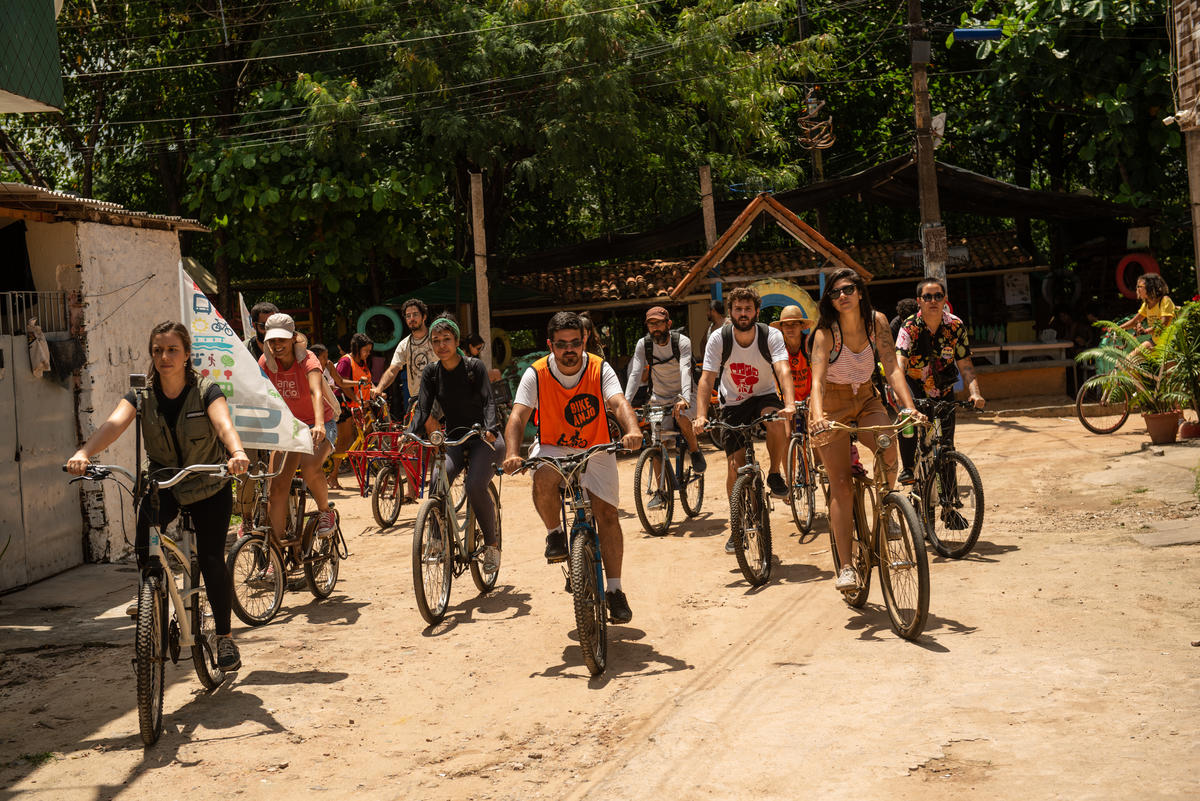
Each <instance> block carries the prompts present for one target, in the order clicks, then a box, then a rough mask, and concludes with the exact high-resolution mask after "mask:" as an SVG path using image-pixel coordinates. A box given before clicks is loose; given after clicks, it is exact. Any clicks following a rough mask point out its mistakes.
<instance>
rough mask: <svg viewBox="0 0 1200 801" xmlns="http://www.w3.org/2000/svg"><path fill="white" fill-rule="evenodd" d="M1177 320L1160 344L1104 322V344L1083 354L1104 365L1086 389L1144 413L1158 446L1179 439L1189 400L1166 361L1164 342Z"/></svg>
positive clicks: (1085, 358)
mask: <svg viewBox="0 0 1200 801" xmlns="http://www.w3.org/2000/svg"><path fill="white" fill-rule="evenodd" d="M1177 323H1178V318H1177V319H1176V320H1175V321H1172V323H1171V325H1170V326H1168V327H1167V329H1165V330H1164V337H1162V338H1160V340H1159V342H1160V344H1159V345H1155V346H1152V345H1151V344H1150V343H1143V342H1141V341H1140V340H1139V339H1138V338H1137V337H1136V336H1134V335H1133V334H1131V333H1129V332H1128V331H1126V330H1125V329H1123V328H1121V326H1120V325H1118V324H1117V323H1114V322H1111V321H1109V320H1103V321H1101V322H1099V323H1097V326H1098V327H1099V328H1100V329H1101V330H1103V332H1104V334H1105V336H1104V343H1105V344H1102V345H1100V346H1099V347H1096V348H1090V349H1089V350H1086V351H1084V352H1083V353H1080V354H1079V355H1078V356H1077V357H1076V358H1077V359H1078V360H1079V361H1081V362H1095V363H1096V364H1097V365H1102V366H1103V369H1104V372H1101V373H1099V374H1097V375H1095V376H1093V377H1091V378H1089V379H1088V380H1087V381H1086V382H1084V384H1083V386H1085V387H1098V388H1099V389H1100V391H1101V393H1102V394H1103V397H1104V398H1105V399H1106V400H1108V401H1109V402H1112V403H1122V402H1124V403H1127V404H1128V405H1129V407H1130V408H1131V409H1137V410H1138V411H1140V412H1141V413H1142V419H1143V420H1145V422H1146V431H1147V433H1149V434H1150V441H1151V442H1153V443H1154V444H1156V445H1162V444H1164V443H1167V442H1174V441H1175V439H1176V437H1177V436H1178V430H1179V420H1180V418H1181V417H1182V412H1181V411H1180V408H1181V405H1182V404H1184V403H1186V402H1187V401H1188V400H1189V398H1188V396H1187V394H1186V393H1185V392H1183V391H1182V390H1181V388H1180V386H1179V383H1180V382H1179V381H1177V380H1175V379H1174V378H1172V376H1171V370H1170V369H1169V368H1170V362H1164V361H1163V353H1164V349H1163V348H1162V347H1161V343H1162V341H1163V339H1164V338H1165V335H1166V333H1167V332H1168V331H1169V329H1170V328H1171V327H1173V326H1175V325H1177Z"/></svg>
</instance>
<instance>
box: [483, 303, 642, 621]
mask: <svg viewBox="0 0 1200 801" xmlns="http://www.w3.org/2000/svg"><path fill="white" fill-rule="evenodd" d="M547 335H548V339H547V344H548V345H549V347H550V351H551V352H550V354H549V355H547V356H544V357H542V358H541V359H538V360H537V361H536V362H534V363H533V364H532V365H531V366H530V367H529V368H528V369H527V370H526V371H525V373H524V375H522V376H521V383H520V384H519V385H518V387H517V395H516V397H515V398H514V399H513V408H512V412H511V413H510V414H509V416H508V425H507V427H506V429H505V432H504V438H505V459H504V470H505V472H507V473H510V474H511V473H514V472H516V471H517V470H518V469H520V467H521V461H522V460H521V457H520V456H519V455H518V453H519V448H520V445H521V440H522V439H523V438H524V434H525V423H526V422H527V421H528V420H529V417H530V415H531V414H532V413H533V411H534V409H537V410H538V434H537V438H536V439H535V440H534V443H533V446H532V447H531V448H530V451H529V455H530V456H531V457H533V456H539V455H540V456H550V457H561V456H570V455H572V454H574V453H578V452H579V451H582V450H586V449H587V448H590V447H591V446H593V445H598V444H600V443H604V442H609V441H610V440H609V434H608V418H607V416H606V415H605V413H604V409H605V407H607V408H609V409H612V410H613V412H614V413H615V414H616V415H617V420H618V421H619V422H620V424H621V427H622V428H623V429H625V435H624V437H623V438H622V441H623V443H624V445H625V447H626V448H628V449H630V450H632V449H634V448H637V447H640V446H641V443H642V435H641V432H640V431H639V430H638V424H637V417H635V416H634V414H633V409H632V408H631V407H630V406H629V402H628V401H626V400H625V396H624V395H623V394H621V382H620V380H619V379H618V378H617V374H616V373H615V372H614V371H613V369H612V367H611V366H610V365H609V364H608V362H606V361H604V360H603V359H601V358H600V357H598V356H596V355H594V354H590V353H588V352H587V350H586V347H587V339H586V336H585V334H584V329H583V321H582V320H580V319H579V315H578V314H575V313H574V312H559V313H558V314H556V315H554V316H553V317H552V318H550V324H549V325H548V326H547ZM582 483H583V487H584V489H585V490H586V491H587V493H588V495H589V496H590V498H591V504H592V515H593V517H594V518H595V520H596V530H597V532H598V533H599V535H600V550H601V552H602V555H603V560H604V572H605V574H606V575H607V577H608V581H607V586H606V587H605V591H606V592H605V596H606V599H607V601H608V612H609V615H610V616H611V617H612V619H613V622H615V623H628V622H629V621H630V620H631V619H632V618H633V612H631V611H630V610H629V602H628V600H627V599H626V598H625V592H624V591H623V590H622V588H621V562H622V558H623V556H624V539H623V536H622V533H621V519H620V517H619V516H618V514H617V506H618V501H619V499H620V495H619V487H618V483H617V457H616V454H613V453H598V454H596V455H595V456H593V457H591V459H589V460H588V463H587V467H586V468H585V472H584V474H583V481H582ZM559 484H560V478H559V476H558V474H557V473H555V472H554V470H553V469H551V468H549V467H546V466H543V467H541V468H540V469H538V470H537V472H535V473H534V474H533V505H534V507H535V508H536V509H537V512H538V515H539V516H540V517H541V518H542V522H543V523H544V524H545V525H546V560H547V561H549V562H562V561H565V560H566V558H567V534H566V532H565V531H563V529H562V523H561V520H562V501H561V499H560V498H559V494H558V487H559Z"/></svg>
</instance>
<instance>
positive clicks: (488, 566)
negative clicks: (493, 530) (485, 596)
mask: <svg viewBox="0 0 1200 801" xmlns="http://www.w3.org/2000/svg"><path fill="white" fill-rule="evenodd" d="M499 569H500V549H499V548H497V547H496V546H495V545H488V546H487V547H485V548H484V549H483V572H484V573H495V572H496V571H497V570H499Z"/></svg>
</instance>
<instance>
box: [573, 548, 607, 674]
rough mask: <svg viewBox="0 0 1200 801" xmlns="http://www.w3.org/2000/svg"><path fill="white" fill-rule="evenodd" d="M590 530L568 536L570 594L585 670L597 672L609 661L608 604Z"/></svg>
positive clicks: (597, 555) (602, 669)
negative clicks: (572, 597)
mask: <svg viewBox="0 0 1200 801" xmlns="http://www.w3.org/2000/svg"><path fill="white" fill-rule="evenodd" d="M595 542H596V536H595V534H593V533H592V532H591V531H586V532H580V533H578V534H574V535H573V536H572V537H571V566H570V570H571V594H572V595H573V596H574V600H575V631H576V633H577V634H578V635H579V647H580V649H582V651H583V663H584V664H585V665H587V669H588V672H589V673H591V674H592V675H593V676H599V675H600V674H601V673H603V672H604V668H605V666H606V665H607V664H608V605H607V603H606V600H605V598H604V582H603V578H602V571H601V569H600V566H599V556H600V554H599V553H597V551H596V545H595Z"/></svg>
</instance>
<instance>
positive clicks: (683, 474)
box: [633, 402, 704, 537]
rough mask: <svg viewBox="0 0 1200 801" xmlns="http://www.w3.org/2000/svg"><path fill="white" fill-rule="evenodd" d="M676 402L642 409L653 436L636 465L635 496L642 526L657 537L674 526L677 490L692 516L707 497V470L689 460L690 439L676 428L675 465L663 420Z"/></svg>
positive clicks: (640, 413) (685, 509) (652, 405)
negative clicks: (699, 471) (665, 467)
mask: <svg viewBox="0 0 1200 801" xmlns="http://www.w3.org/2000/svg"><path fill="white" fill-rule="evenodd" d="M674 405H675V404H674V402H668V403H647V404H646V405H645V406H643V407H642V408H641V409H640V410H639V416H640V417H642V418H644V419H645V420H647V421H648V422H649V426H650V436H649V441H648V443H647V444H646V446H645V447H644V448H643V449H642V452H641V453H640V454H639V455H638V460H637V465H636V466H635V467H634V468H633V499H634V506H635V507H636V508H637V515H638V519H639V520H641V521H642V528H644V529H645V530H646V533H647V534H651V535H653V536H656V537H661V536H662V535H664V534H666V533H667V529H668V528H670V527H671V518H672V517H673V516H674V513H675V492H676V490H678V492H679V502H680V505H682V506H683V511H684V513H685V514H686V515H687V516H688V517H695V516H696V515H698V514H700V504H701V503H702V502H703V501H704V474H703V473H697V472H695V471H694V470H693V469H692V464H691V460H686V461H685V459H684V455H685V454H686V453H687V447H686V445H687V441H686V440H685V439H684V438H683V434H681V433H679V432H675V465H674V467H671V461H670V453H669V449H668V447H667V443H666V441H665V440H664V439H663V435H662V423H663V419H664V418H665V417H666V416H667V415H668V414H670V413H671V410H672V409H673V408H674ZM663 465H667V469H665V470H664V469H663Z"/></svg>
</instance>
